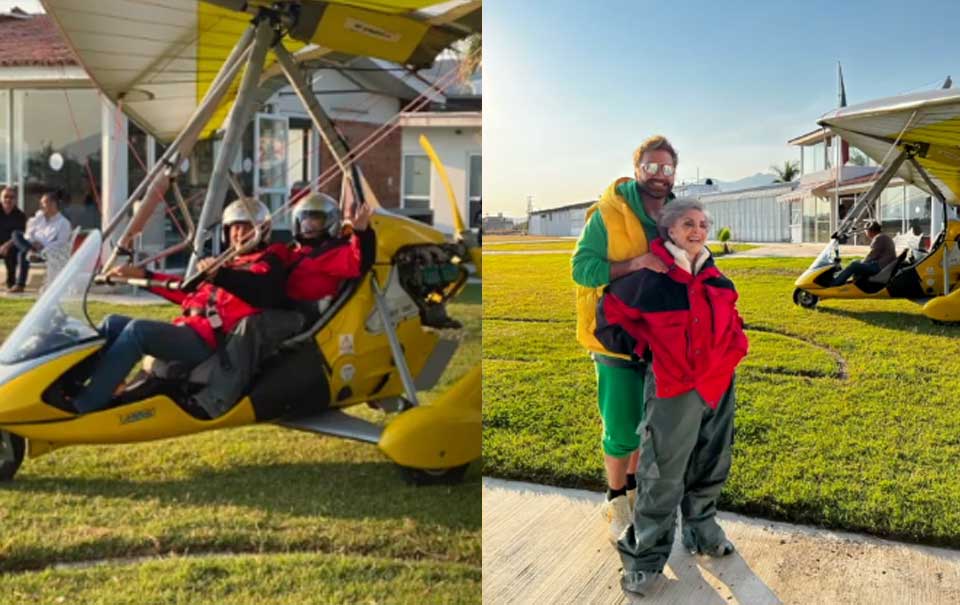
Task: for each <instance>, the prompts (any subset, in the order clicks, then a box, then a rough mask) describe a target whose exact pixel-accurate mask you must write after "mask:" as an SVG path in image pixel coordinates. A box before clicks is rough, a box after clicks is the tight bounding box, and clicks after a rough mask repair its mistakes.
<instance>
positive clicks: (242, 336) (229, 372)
mask: <svg viewBox="0 0 960 605" xmlns="http://www.w3.org/2000/svg"><path fill="white" fill-rule="evenodd" d="M303 322H304V320H303V315H301V314H300V313H298V312H296V311H283V310H279V309H268V310H265V311H263V312H261V313H258V314H256V315H251V316H249V317H245V318H243V320H241V321H240V323H238V324H237V326H236V327H235V328H234V329H233V331H232V332H230V334H229V335H228V336H227V339H226V342H225V343H224V345H223V347H224V350H223V353H222V354H223V355H224V356H225V357H226V360H227V361H228V364H227V365H224V364H223V363H222V360H221V359H220V358H219V355H220V354H218V355H216V356H215V357H217V359H216V360H211V364H212V365H211V370H210V377H209V379H208V382H207V386H205V387H204V388H203V389H202V390H200V391H199V392H197V393H196V394H195V395H194V396H193V401H194V403H195V404H196V405H198V406H200V407H202V408H203V409H204V410H206V412H207V414H209V415H210V417H211V418H216V417H218V416H222V415H223V414H225V413H227V412H228V411H229V410H230V409H231V408H232V407H233V406H234V405H236V403H237V400H238V399H240V396H241V395H243V392H244V391H245V390H246V389H247V387H248V386H249V384H250V381H251V380H252V379H253V377H254V376H256V374H257V372H258V371H259V369H260V364H261V363H262V362H263V360H264V358H265V357H267V356H268V355H270V354H272V353H274V352H275V351H276V350H277V347H278V346H280V344H281V343H282V342H283V341H284V340H286V339H288V338H290V337H291V336H293V335H295V334H296V333H298V332H299V331H300V330H302V329H303Z"/></svg>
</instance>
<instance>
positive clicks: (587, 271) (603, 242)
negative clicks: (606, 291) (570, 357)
mask: <svg viewBox="0 0 960 605" xmlns="http://www.w3.org/2000/svg"><path fill="white" fill-rule="evenodd" d="M656 237H657V225H656V222H655V221H654V220H653V219H651V218H650V217H649V216H647V213H646V211H644V209H643V198H642V197H641V196H640V191H639V189H638V188H637V183H636V181H635V180H634V179H631V178H620V179H617V180H616V181H614V183H613V184H611V185H610V186H609V187H607V189H606V191H604V192H603V195H601V196H600V200H599V201H597V203H596V204H594V205H593V206H591V207H590V208H588V209H587V214H586V221H585V224H584V227H583V231H581V232H580V239H579V240H578V241H577V247H576V250H575V251H574V253H573V258H572V259H571V267H572V270H573V281H574V283H576V284H577V341H578V342H580V344H582V345H583V346H585V347H586V348H587V350H589V351H590V352H592V353H598V354H601V355H607V356H609V357H620V358H627V356H625V355H620V354H617V353H613V352H611V351H608V350H607V349H606V348H604V346H603V345H602V344H600V341H598V340H597V339H596V337H594V335H593V332H594V330H595V329H596V327H597V317H596V314H597V301H599V300H600V297H601V296H602V295H603V287H604V286H606V285H607V284H608V283H610V264H611V263H614V262H619V261H624V260H628V259H631V258H633V257H635V256H640V255H641V254H646V253H647V252H648V250H649V242H651V241H653V240H654V239H655V238H656Z"/></svg>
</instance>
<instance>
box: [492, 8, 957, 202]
mask: <svg viewBox="0 0 960 605" xmlns="http://www.w3.org/2000/svg"><path fill="white" fill-rule="evenodd" d="M483 11H484V13H483V19H484V23H483V29H484V32H483V37H484V39H483V47H484V48H483V55H484V56H483V62H484V64H483V76H484V83H483V85H484V90H483V92H484V100H483V101H484V103H483V105H484V107H483V130H484V134H483V139H484V140H483V163H484V168H483V176H484V182H483V190H484V197H483V211H484V214H489V215H496V214H498V213H503V214H504V215H505V216H512V217H520V216H525V215H526V207H527V198H528V196H533V206H534V208H537V209H540V208H550V207H556V206H563V205H566V204H571V203H575V202H582V201H587V200H592V199H596V197H597V195H598V194H599V193H600V191H601V190H602V189H604V188H605V187H606V186H607V185H609V184H610V182H612V181H613V180H614V179H615V178H617V177H620V176H631V175H632V173H633V170H632V166H631V155H632V153H633V150H634V149H635V148H636V147H637V146H638V145H639V144H640V143H641V142H642V141H643V140H644V139H645V138H646V137H648V136H650V135H652V134H663V135H665V136H666V137H667V138H669V139H670V141H671V142H672V143H673V144H674V146H675V147H676V149H677V151H678V153H679V163H678V167H677V168H678V172H677V182H678V183H679V182H680V181H693V180H694V179H696V178H697V175H698V170H699V176H700V178H701V179H703V178H706V177H712V178H715V179H719V180H723V181H732V180H737V179H741V178H744V177H748V176H752V175H754V174H757V173H760V172H766V173H771V172H772V170H771V169H770V166H771V165H773V164H776V165H780V166H782V165H783V162H784V161H787V160H799V157H800V151H799V148H797V147H793V146H790V145H787V143H786V141H787V140H788V139H791V138H793V137H796V136H798V135H801V134H804V133H806V132H809V131H811V130H813V129H815V128H817V125H816V121H817V118H818V117H819V116H821V115H822V114H824V113H826V112H828V111H830V110H831V109H834V108H836V107H837V62H838V61H839V62H840V63H841V64H842V66H843V74H844V82H845V85H846V91H847V102H848V104H849V105H854V104H856V103H860V102H865V101H868V100H873V99H878V98H882V97H888V96H893V95H898V94H904V93H907V92H917V91H920V90H925V89H933V88H939V86H940V84H941V83H942V82H943V80H944V78H945V77H946V76H947V75H951V76H952V77H953V79H954V81H955V82H957V85H958V86H960V44H958V39H960V36H958V34H957V31H956V25H955V24H956V23H958V22H960V2H955V1H943V2H933V1H921V2H904V1H903V0H897V1H888V0H871V1H869V2H866V1H859V0H858V1H843V2H841V1H839V0H835V1H834V2H819V1H812V0H808V1H804V2H791V3H789V4H786V3H781V2H743V1H739V2H738V1H730V2H715V1H709V2H708V1H688V0H674V1H670V0H666V1H650V0H643V1H640V0H604V1H598V2H585V1H584V0H578V1H574V0H550V1H548V0H536V1H534V0H530V1H524V2H511V1H509V0H485V2H484V7H483Z"/></svg>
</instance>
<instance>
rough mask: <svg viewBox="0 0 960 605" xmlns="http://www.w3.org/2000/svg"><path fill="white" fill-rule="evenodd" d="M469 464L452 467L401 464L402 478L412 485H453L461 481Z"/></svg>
mask: <svg viewBox="0 0 960 605" xmlns="http://www.w3.org/2000/svg"><path fill="white" fill-rule="evenodd" d="M468 466H470V465H469V464H462V465H460V466H455V467H453V468H437V469H423V468H412V467H409V466H401V467H400V472H402V473H403V478H404V479H406V480H407V481H409V482H410V483H413V484H414V485H453V484H455V483H460V482H461V481H463V476H464V475H465V474H466V472H467V467H468Z"/></svg>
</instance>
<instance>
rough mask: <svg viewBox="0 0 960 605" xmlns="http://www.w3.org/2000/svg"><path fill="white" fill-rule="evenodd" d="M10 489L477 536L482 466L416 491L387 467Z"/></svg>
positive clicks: (266, 470) (299, 466) (63, 482)
mask: <svg viewBox="0 0 960 605" xmlns="http://www.w3.org/2000/svg"><path fill="white" fill-rule="evenodd" d="M4 489H6V490H9V491H22V492H34V493H44V494H50V495H51V496H54V495H57V494H63V493H70V494H75V495H79V496H84V497H87V496H89V497H91V498H98V499H131V500H137V501H143V500H156V501H158V502H159V503H160V504H162V505H169V506H172V507H179V506H184V505H187V506H209V505H215V506H216V505H228V506H242V507H247V508H250V509H254V510H257V511H261V512H264V513H273V514H280V515H295V516H304V517H316V516H324V517H334V518H340V519H354V520H362V519H401V518H403V519H411V520H414V521H416V522H417V523H418V524H423V525H428V526H443V527H447V528H450V529H463V530H479V529H480V523H481V520H480V519H481V514H480V512H481V509H480V465H479V464H474V465H472V466H471V467H470V469H469V470H468V473H467V477H466V479H465V481H464V482H463V483H461V484H458V485H452V486H449V485H441V486H414V485H411V484H409V483H407V482H406V481H404V480H403V479H402V478H401V477H400V473H399V471H398V469H397V468H396V466H395V465H393V464H392V463H389V462H382V463H380V462H333V463H309V464H307V463H296V464H294V463H288V464H270V465H264V466H238V467H236V468H233V469H230V470H227V471H216V472H199V473H197V474H196V475H194V476H192V477H189V478H185V479H178V480H167V481H157V482H153V481H126V480H123V479H112V478H111V479H98V478H90V479H85V478H75V477H49V478H34V477H23V478H20V479H18V480H17V481H16V482H14V483H13V484H10V485H8V486H5V488H4Z"/></svg>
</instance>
